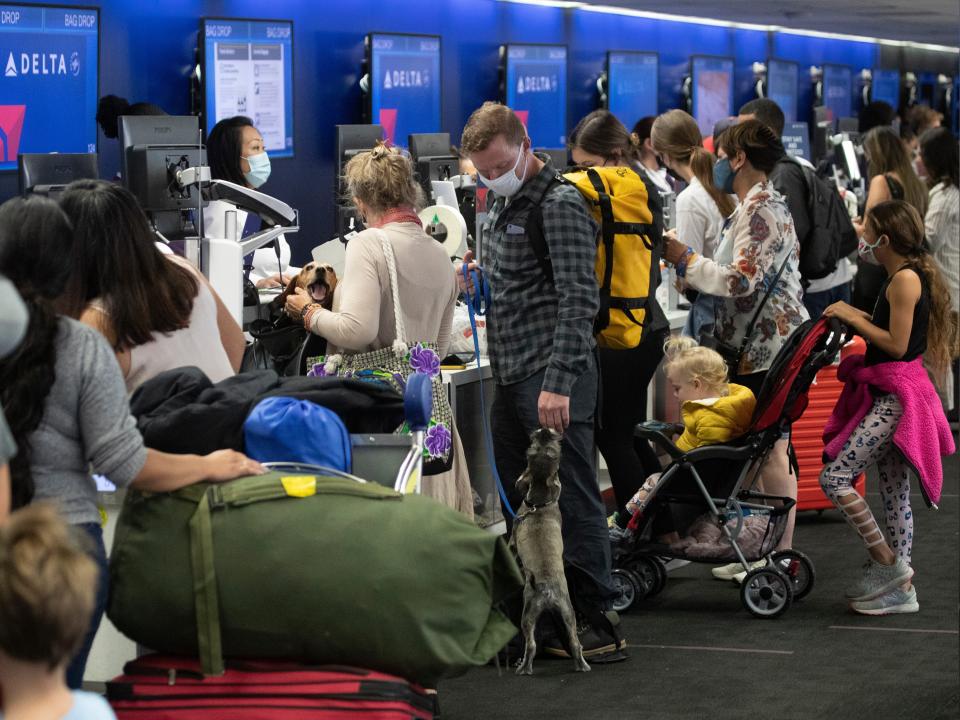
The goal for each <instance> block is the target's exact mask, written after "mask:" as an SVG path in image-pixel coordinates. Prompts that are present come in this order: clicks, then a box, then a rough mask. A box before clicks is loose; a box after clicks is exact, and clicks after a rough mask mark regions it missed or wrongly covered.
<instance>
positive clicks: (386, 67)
mask: <svg viewBox="0 0 960 720" xmlns="http://www.w3.org/2000/svg"><path fill="white" fill-rule="evenodd" d="M367 52H368V67H369V69H370V71H369V72H370V78H369V80H370V117H371V122H373V123H374V124H375V125H381V126H382V127H383V134H384V136H385V137H386V139H387V140H389V141H390V142H392V143H395V144H397V145H400V146H402V147H406V146H407V142H408V139H409V136H410V135H411V134H414V133H431V132H439V131H440V122H441V120H440V88H441V78H440V38H439V37H437V36H436V35H394V34H386V33H373V34H371V35H370V36H369V37H368V38H367Z"/></svg>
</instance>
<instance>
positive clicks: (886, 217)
mask: <svg viewBox="0 0 960 720" xmlns="http://www.w3.org/2000/svg"><path fill="white" fill-rule="evenodd" d="M866 222H867V224H868V225H870V227H871V228H872V229H873V231H874V232H875V233H876V235H877V237H879V236H880V235H886V236H887V238H889V240H890V247H891V248H892V249H893V251H894V252H896V253H897V254H898V255H902V256H903V257H905V258H907V261H908V262H909V263H910V264H912V265H916V266H917V267H919V268H920V270H921V272H922V273H923V276H924V278H925V279H926V281H927V287H928V288H929V291H930V322H929V328H930V330H931V331H933V332H927V351H926V352H925V353H924V354H923V356H924V359H925V360H926V361H927V363H928V364H929V366H930V369H931V370H932V371H933V372H932V374H933V377H934V380H935V382H936V383H937V385H938V386H941V387H942V381H943V380H944V378H945V375H946V372H947V371H948V369H949V367H950V338H951V336H952V333H950V332H948V331H946V330H947V329H948V328H950V326H951V323H952V322H953V321H952V320H951V317H950V315H951V312H950V291H949V290H947V283H946V280H944V277H943V273H942V272H941V271H940V268H939V266H938V265H937V261H936V260H934V259H933V257H931V256H930V253H929V252H928V251H927V243H926V242H925V232H926V230H925V228H924V225H923V217H922V216H921V215H920V213H919V212H918V211H917V209H916V208H915V207H914V206H913V205H911V204H910V203H908V202H907V201H905V200H887V201H885V202H881V203H877V204H876V205H874V206H873V207H872V208H871V209H870V212H869V213H867V217H866Z"/></svg>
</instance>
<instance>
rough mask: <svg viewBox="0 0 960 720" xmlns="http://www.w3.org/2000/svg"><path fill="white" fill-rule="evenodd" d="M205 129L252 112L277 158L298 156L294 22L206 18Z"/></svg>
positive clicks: (203, 45) (203, 36) (203, 22)
mask: <svg viewBox="0 0 960 720" xmlns="http://www.w3.org/2000/svg"><path fill="white" fill-rule="evenodd" d="M200 63H201V72H200V78H201V82H202V88H203V90H202V93H201V94H202V97H203V119H204V123H203V125H204V131H205V132H207V133H209V132H210V130H212V129H213V126H214V125H216V124H217V123H218V122H220V121H221V120H223V119H224V118H229V117H234V116H236V115H245V116H247V117H249V118H250V119H251V120H252V121H253V124H254V125H255V126H256V128H257V130H259V131H260V134H261V135H262V136H263V142H264V147H265V148H266V150H267V152H268V153H269V154H270V156H271V157H273V158H281V157H293V150H294V147H293V93H294V82H293V22H292V21H290V20H247V19H237V18H202V19H201V20H200Z"/></svg>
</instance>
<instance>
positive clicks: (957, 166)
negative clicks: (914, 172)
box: [920, 127, 960, 187]
mask: <svg viewBox="0 0 960 720" xmlns="http://www.w3.org/2000/svg"><path fill="white" fill-rule="evenodd" d="M957 155H958V149H957V139H956V138H955V137H954V136H953V134H952V133H951V132H950V131H949V130H947V128H942V127H941V128H930V129H929V130H927V131H926V132H924V133H923V135H921V136H920V157H921V158H922V159H923V166H924V167H925V168H926V169H927V174H928V175H929V176H930V185H931V186H933V185H936V184H937V183H940V182H942V183H946V184H947V185H953V186H954V187H960V161H958V159H957Z"/></svg>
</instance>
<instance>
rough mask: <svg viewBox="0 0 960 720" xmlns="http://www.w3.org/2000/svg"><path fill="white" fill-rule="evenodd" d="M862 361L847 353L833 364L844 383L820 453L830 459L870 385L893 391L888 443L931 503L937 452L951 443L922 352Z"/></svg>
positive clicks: (939, 477)
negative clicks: (895, 405) (895, 412)
mask: <svg viewBox="0 0 960 720" xmlns="http://www.w3.org/2000/svg"><path fill="white" fill-rule="evenodd" d="M863 362H864V356H863V355H851V356H850V357H848V358H847V359H846V360H844V361H843V362H841V363H840V367H839V368H837V378H838V379H839V380H841V381H842V382H843V383H844V386H843V392H842V393H841V394H840V399H839V400H837V404H836V406H835V407H834V408H833V415H831V416H830V420H828V421H827V425H826V427H825V428H824V430H823V445H824V448H823V454H824V457H826V458H827V459H828V460H834V459H835V458H836V457H837V455H839V454H840V451H841V450H843V446H844V444H845V443H846V442H847V439H848V438H849V437H850V435H851V433H853V431H854V430H855V429H856V427H857V425H859V424H860V421H861V420H863V418H864V416H866V414H867V412H869V410H870V408H871V407H872V406H873V401H874V395H873V394H872V393H871V392H870V388H871V387H873V388H876V390H878V391H879V392H880V393H892V394H894V395H896V396H897V398H898V399H899V400H900V405H901V406H902V407H903V416H902V417H901V418H900V422H899V423H897V429H896V430H894V432H893V444H894V445H896V447H897V449H899V450H900V452H901V453H902V454H903V457H904V459H905V460H906V461H907V463H909V464H910V465H911V466H912V467H913V469H914V471H915V472H916V473H917V475H918V476H919V478H920V485H921V488H922V490H923V494H924V498H925V499H926V500H927V502H928V503H929V504H933V505H936V504H937V503H938V502H940V493H941V491H942V490H943V464H942V462H941V460H940V458H941V456H946V455H952V454H953V453H954V452H955V450H956V448H955V447H954V443H953V434H952V433H951V432H950V425H949V424H948V423H947V418H946V417H945V416H944V414H943V407H942V406H941V404H940V399H939V398H938V397H937V392H936V390H934V388H933V383H931V382H930V378H929V376H928V375H927V371H926V370H924V369H923V360H922V358H917V359H915V360H912V361H911V362H885V363H879V364H877V365H872V366H870V367H865V366H864V364H863Z"/></svg>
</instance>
